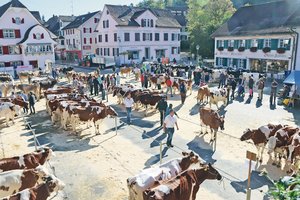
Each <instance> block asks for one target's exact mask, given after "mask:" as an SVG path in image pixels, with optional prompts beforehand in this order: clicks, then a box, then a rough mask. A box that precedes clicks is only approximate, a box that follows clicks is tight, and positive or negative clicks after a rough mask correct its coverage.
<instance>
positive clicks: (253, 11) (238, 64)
mask: <svg viewBox="0 0 300 200" xmlns="http://www.w3.org/2000/svg"><path fill="white" fill-rule="evenodd" d="M299 10H300V1H299V0H295V1H289V0H285V1H276V2H272V3H265V4H259V5H254V6H245V7H242V8H240V9H239V10H237V11H236V13H235V14H234V15H233V16H232V17H231V18H230V19H229V20H228V21H227V22H226V23H225V24H223V25H222V26H221V27H220V28H219V29H218V30H217V31H216V32H215V33H213V34H212V37H213V38H215V65H216V66H223V67H233V68H245V69H250V70H253V71H259V72H275V73H276V72H283V71H287V70H300V61H299V60H300V54H299V50H297V49H299V42H297V40H298V37H297V34H296V32H295V30H298V33H299V30H300V20H299V17H300V12H299ZM297 45H298V47H297ZM296 54H297V55H296ZM296 63H298V64H296Z"/></svg>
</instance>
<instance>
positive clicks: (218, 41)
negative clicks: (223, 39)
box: [217, 40, 220, 48]
mask: <svg viewBox="0 0 300 200" xmlns="http://www.w3.org/2000/svg"><path fill="white" fill-rule="evenodd" d="M219 43H220V40H217V48H219Z"/></svg>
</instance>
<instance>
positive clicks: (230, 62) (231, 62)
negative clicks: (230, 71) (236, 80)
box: [227, 58, 233, 67]
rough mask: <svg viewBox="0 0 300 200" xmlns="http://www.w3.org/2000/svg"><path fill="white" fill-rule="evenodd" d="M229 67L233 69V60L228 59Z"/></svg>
mask: <svg viewBox="0 0 300 200" xmlns="http://www.w3.org/2000/svg"><path fill="white" fill-rule="evenodd" d="M227 66H228V67H233V58H228V65H227Z"/></svg>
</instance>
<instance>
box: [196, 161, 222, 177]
mask: <svg viewBox="0 0 300 200" xmlns="http://www.w3.org/2000/svg"><path fill="white" fill-rule="evenodd" d="M200 167H201V169H200V170H196V173H197V171H198V174H197V177H203V176H205V179H209V180H215V179H217V180H221V179H222V176H221V174H220V173H219V172H218V171H217V170H216V169H215V168H214V167H213V166H212V165H211V164H210V163H209V164H201V163H200ZM203 170H204V173H205V175H203ZM201 172H202V173H201Z"/></svg>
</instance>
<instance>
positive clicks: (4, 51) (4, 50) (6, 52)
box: [2, 46, 9, 55]
mask: <svg viewBox="0 0 300 200" xmlns="http://www.w3.org/2000/svg"><path fill="white" fill-rule="evenodd" d="M2 49H3V54H4V55H7V54H9V49H8V46H3V47H2Z"/></svg>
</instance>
